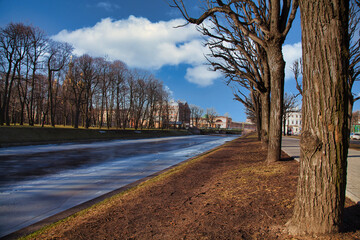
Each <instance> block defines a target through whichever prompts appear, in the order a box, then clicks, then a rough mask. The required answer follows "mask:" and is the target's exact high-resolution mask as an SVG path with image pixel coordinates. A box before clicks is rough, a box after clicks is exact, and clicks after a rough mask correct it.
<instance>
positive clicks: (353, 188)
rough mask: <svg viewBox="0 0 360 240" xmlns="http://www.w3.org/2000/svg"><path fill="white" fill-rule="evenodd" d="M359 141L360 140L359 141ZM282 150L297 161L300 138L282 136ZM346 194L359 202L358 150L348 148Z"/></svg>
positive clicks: (359, 159)
mask: <svg viewBox="0 0 360 240" xmlns="http://www.w3.org/2000/svg"><path fill="white" fill-rule="evenodd" d="M359 142H360V141H359ZM282 150H283V151H284V152H286V153H287V154H288V155H289V156H291V157H293V158H294V159H296V160H297V161H299V160H300V139H297V138H293V137H283V138H282ZM347 160H348V167H347V184H346V196H347V197H348V198H350V199H351V200H353V201H354V202H357V203H359V204H360V151H359V150H355V149H349V151H348V159H347Z"/></svg>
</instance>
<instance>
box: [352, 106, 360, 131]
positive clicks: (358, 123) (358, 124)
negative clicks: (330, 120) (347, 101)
mask: <svg viewBox="0 0 360 240" xmlns="http://www.w3.org/2000/svg"><path fill="white" fill-rule="evenodd" d="M351 132H352V133H360V111H356V112H353V113H352V119H351Z"/></svg>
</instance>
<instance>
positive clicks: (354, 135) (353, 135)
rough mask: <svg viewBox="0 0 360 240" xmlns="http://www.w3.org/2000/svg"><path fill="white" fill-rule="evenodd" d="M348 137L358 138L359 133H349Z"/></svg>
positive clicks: (359, 136)
mask: <svg viewBox="0 0 360 240" xmlns="http://www.w3.org/2000/svg"><path fill="white" fill-rule="evenodd" d="M350 139H353V140H360V133H351V134H350Z"/></svg>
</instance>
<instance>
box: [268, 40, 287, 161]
mask: <svg viewBox="0 0 360 240" xmlns="http://www.w3.org/2000/svg"><path fill="white" fill-rule="evenodd" d="M282 43H283V42H282V40H281V39H278V40H274V42H273V43H271V45H270V46H268V49H267V56H268V63H269V68H270V82H271V84H270V85H271V90H270V91H271V96H270V98H271V99H270V128H269V144H268V156H267V159H266V161H267V163H272V162H276V161H278V160H280V156H281V121H282V108H283V104H282V103H283V98H284V78H285V62H284V58H283V55H282V51H281V50H282Z"/></svg>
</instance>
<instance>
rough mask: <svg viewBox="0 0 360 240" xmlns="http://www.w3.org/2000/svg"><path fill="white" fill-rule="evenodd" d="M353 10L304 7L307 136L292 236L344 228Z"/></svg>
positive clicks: (323, 3) (342, 5)
mask: <svg viewBox="0 0 360 240" xmlns="http://www.w3.org/2000/svg"><path fill="white" fill-rule="evenodd" d="M348 9H349V3H348V1H344V0H331V1H329V0H318V1H311V0H303V1H300V11H301V26H302V31H303V32H302V47H303V61H304V66H303V68H304V69H303V70H304V72H303V86H304V91H303V109H302V110H303V113H302V116H303V125H302V129H303V133H302V136H301V143H300V149H301V153H300V158H301V160H300V177H299V182H298V189H297V198H296V201H295V209H294V215H293V217H292V219H291V220H290V221H289V223H288V227H289V231H290V232H291V233H293V234H303V233H331V232H337V231H339V230H340V228H341V224H342V215H343V209H344V200H345V186H346V167H347V161H346V158H347V149H348V143H349V139H348V127H347V124H348V119H347V115H348V91H347V74H348V72H347V71H348V63H349V60H348V57H349V51H348V44H349V40H348V34H347V31H348Z"/></svg>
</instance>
